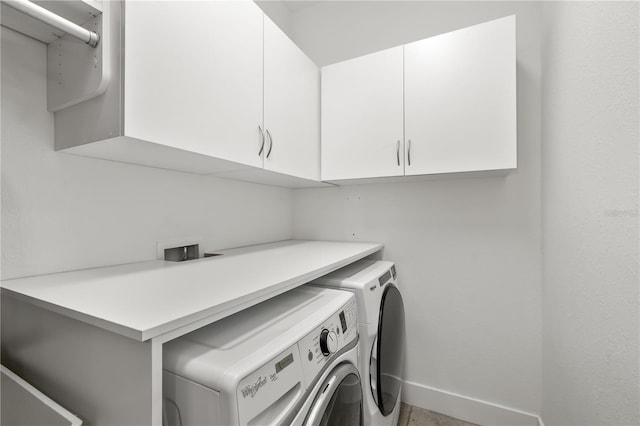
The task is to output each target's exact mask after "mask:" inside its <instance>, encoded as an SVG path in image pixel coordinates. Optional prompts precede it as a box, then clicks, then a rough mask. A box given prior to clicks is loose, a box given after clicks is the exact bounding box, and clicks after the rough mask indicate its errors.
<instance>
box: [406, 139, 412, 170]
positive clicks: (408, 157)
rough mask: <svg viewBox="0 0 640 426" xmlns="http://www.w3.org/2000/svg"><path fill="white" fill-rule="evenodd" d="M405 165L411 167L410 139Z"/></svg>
mask: <svg viewBox="0 0 640 426" xmlns="http://www.w3.org/2000/svg"><path fill="white" fill-rule="evenodd" d="M407 163H408V164H409V165H411V139H409V147H408V148H407Z"/></svg>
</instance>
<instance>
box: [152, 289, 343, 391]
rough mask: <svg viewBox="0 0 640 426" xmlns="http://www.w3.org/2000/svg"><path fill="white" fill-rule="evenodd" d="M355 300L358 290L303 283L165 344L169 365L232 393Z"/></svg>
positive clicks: (195, 379) (165, 354)
mask: <svg viewBox="0 0 640 426" xmlns="http://www.w3.org/2000/svg"><path fill="white" fill-rule="evenodd" d="M349 302H351V303H353V295H352V294H350V293H348V292H345V291H338V290H332V289H327V288H317V287H307V286H304V287H298V288H296V289H293V290H290V291H288V292H286V293H284V294H281V295H279V296H276V297H274V298H272V299H269V300H267V301H265V302H262V303H260V304H258V305H255V306H253V307H251V308H248V309H246V310H244V311H240V312H238V313H237V314H234V315H231V316H229V317H226V318H224V319H222V320H220V321H218V322H216V323H213V324H210V325H208V326H205V327H203V328H200V329H198V330H196V331H194V332H192V333H189V334H186V335H184V336H182V337H179V338H177V339H175V340H172V341H170V342H167V343H165V344H164V347H163V367H164V369H165V370H168V371H171V372H174V373H176V374H178V375H180V376H182V377H185V378H187V379H190V380H192V381H194V382H196V383H200V384H202V385H204V386H208V387H210V388H213V389H217V390H220V391H226V392H229V393H230V394H234V393H235V392H236V388H237V385H238V383H239V381H240V380H241V379H242V378H244V377H246V376H247V375H248V374H250V373H252V372H253V371H256V370H257V369H259V368H260V367H261V366H263V365H265V364H266V363H269V362H271V360H272V359H273V358H274V357H277V356H279V355H280V354H281V353H282V352H283V351H284V350H286V349H287V348H289V347H291V346H293V345H296V343H297V342H298V341H299V340H300V339H302V338H303V337H305V336H306V335H307V334H308V333H309V332H310V331H312V330H314V329H315V328H316V327H317V326H318V325H319V324H321V323H322V322H323V321H325V320H326V319H327V318H328V317H329V316H330V315H332V314H334V313H336V312H337V311H339V310H340V309H342V308H343V307H344V306H345V304H347V303H349Z"/></svg>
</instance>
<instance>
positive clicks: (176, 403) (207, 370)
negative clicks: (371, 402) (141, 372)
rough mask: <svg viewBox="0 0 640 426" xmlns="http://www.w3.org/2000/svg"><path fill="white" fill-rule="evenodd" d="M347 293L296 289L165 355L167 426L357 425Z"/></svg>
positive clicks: (353, 320) (354, 334) (353, 318)
mask: <svg viewBox="0 0 640 426" xmlns="http://www.w3.org/2000/svg"><path fill="white" fill-rule="evenodd" d="M357 343H358V330H357V310H356V303H355V299H354V297H353V295H352V294H349V293H346V292H343V291H336V290H331V289H321V288H312V287H307V286H304V287H300V288H297V289H294V290H291V291H289V292H286V293H284V294H282V295H279V296H276V297H274V298H272V299H270V300H267V301H265V302H263V303H260V304H258V305H256V306H253V307H251V308H249V309H246V310H244V311H241V312H239V313H237V314H234V315H232V316H230V317H227V318H225V319H223V320H221V321H218V322H216V323H214V324H211V325H209V326H206V327H203V328H201V329H199V330H196V331H194V332H192V333H189V334H187V335H185V336H182V337H180V338H178V339H176V340H173V341H171V342H168V343H166V344H165V345H164V349H163V366H164V372H163V394H164V395H163V396H164V413H163V423H164V425H171V426H173V425H180V426H196V425H198V426H202V425H220V426H227V425H275V424H292V425H320V424H322V425H337V424H345V425H354V426H359V425H361V424H362V423H363V421H362V411H363V408H362V404H363V399H362V391H361V385H360V376H359V372H358V369H357V362H358V344H357Z"/></svg>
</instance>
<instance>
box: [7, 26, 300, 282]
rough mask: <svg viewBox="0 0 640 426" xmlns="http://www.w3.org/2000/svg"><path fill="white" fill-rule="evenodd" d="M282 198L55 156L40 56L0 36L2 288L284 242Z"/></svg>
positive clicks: (23, 40)
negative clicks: (29, 279)
mask: <svg viewBox="0 0 640 426" xmlns="http://www.w3.org/2000/svg"><path fill="white" fill-rule="evenodd" d="M291 224H292V195H291V190H289V189H282V188H275V187H268V186H262V185H253V184H247V183H241V182H234V181H229V180H221V179H217V178H213V177H210V176H198V175H190V174H184V173H178V172H171V171H167V170H160V169H153V168H149V167H142V166H133V165H128V164H120V163H115V162H109V161H104V160H96V159H90V158H84V157H77V156H72V155H68V154H61V153H56V152H54V150H53V114H52V113H50V112H48V111H47V109H46V47H45V45H44V44H42V43H40V42H38V41H35V40H33V39H30V38H27V37H25V36H23V35H20V34H18V33H15V32H13V31H11V30H8V29H6V28H4V27H3V28H2V278H3V279H7V278H15V277H22V276H28V275H37V274H44V273H51V272H58V271H63V270H71V269H79V268H88V267H94V266H101V265H110V264H117V263H126V262H135V261H141V260H149V259H155V258H156V242H157V241H166V240H171V239H174V238H181V237H190V236H199V237H202V238H203V244H202V245H201V249H204V250H207V249H219V248H224V247H234V246H240V245H247V244H255V243H261V242H267V241H276V240H282V239H288V238H291V234H292V228H291Z"/></svg>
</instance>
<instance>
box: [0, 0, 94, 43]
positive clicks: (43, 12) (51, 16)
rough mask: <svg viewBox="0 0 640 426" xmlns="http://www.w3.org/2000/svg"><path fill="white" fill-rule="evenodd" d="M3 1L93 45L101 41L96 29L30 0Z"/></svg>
mask: <svg viewBox="0 0 640 426" xmlns="http://www.w3.org/2000/svg"><path fill="white" fill-rule="evenodd" d="M3 3H4V4H6V5H7V6H10V7H12V8H14V9H16V10H18V11H20V12H22V13H24V14H25V15H29V16H31V17H32V18H35V19H37V20H38V21H41V22H44V23H45V24H48V25H51V26H52V27H54V28H57V29H58V30H60V31H63V32H65V33H66V34H69V35H70V36H73V37H75V38H77V39H79V40H82V41H84V42H85V43H87V44H88V45H89V46H91V47H96V46H97V45H98V43H99V42H100V34H98V33H96V32H94V31H89V30H88V29H86V28H82V27H81V26H80V25H78V24H75V23H73V22H71V21H69V20H68V19H65V18H63V17H61V16H58V15H56V14H55V13H53V12H51V11H49V10H47V9H45V8H44V7H41V6H38V5H37V4H35V3H32V2H30V1H29V0H4V1H3Z"/></svg>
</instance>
